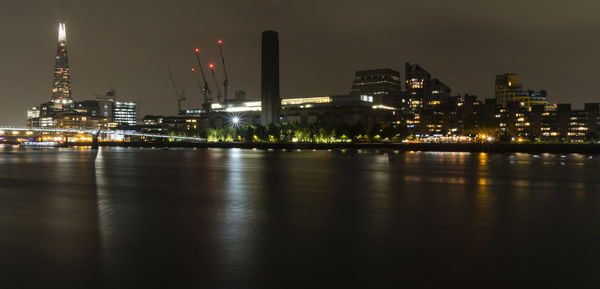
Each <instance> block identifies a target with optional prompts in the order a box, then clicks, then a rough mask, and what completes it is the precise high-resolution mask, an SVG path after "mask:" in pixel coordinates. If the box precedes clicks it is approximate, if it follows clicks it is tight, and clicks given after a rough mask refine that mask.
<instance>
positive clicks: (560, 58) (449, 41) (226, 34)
mask: <svg viewBox="0 0 600 289" xmlns="http://www.w3.org/2000/svg"><path fill="white" fill-rule="evenodd" d="M5 2H6V3H2V6H1V8H0V36H1V37H2V45H1V46H0V57H1V58H2V65H1V66H0V79H1V81H2V87H3V89H2V93H1V97H2V105H1V106H0V124H1V125H8V124H12V125H23V124H24V123H25V120H26V110H27V109H28V108H29V107H31V106H34V105H38V104H40V103H42V102H45V101H48V100H49V99H50V96H51V86H52V68H53V65H54V56H55V53H56V38H57V29H58V22H59V21H64V22H66V23H67V41H68V49H69V61H70V66H71V74H72V84H73V98H74V100H75V101H78V100H84V99H92V98H93V97H94V95H95V94H102V93H103V92H104V90H105V89H106V88H107V87H109V86H114V87H116V88H117V91H118V98H119V99H121V100H137V101H140V111H139V112H138V113H139V116H140V117H141V116H143V115H145V114H175V113H176V107H177V106H176V105H177V102H176V97H175V95H174V93H173V91H172V87H171V84H170V82H169V79H168V76H167V73H166V72H165V70H164V66H163V63H164V62H165V61H167V62H169V64H170V66H171V70H172V71H173V73H174V76H175V80H176V82H177V83H178V85H179V86H180V87H181V88H183V89H184V90H185V92H186V96H187V97H188V101H187V102H186V103H185V104H184V106H185V107H186V108H192V107H199V106H200V103H201V96H200V90H199V88H198V87H197V86H196V84H195V82H194V80H193V78H192V75H191V72H190V68H191V66H192V65H193V64H194V61H193V53H192V50H193V47H195V46H198V47H199V48H200V49H201V52H202V53H203V60H204V61H205V62H207V61H215V62H216V61H217V60H218V50H217V45H216V40H217V39H218V38H222V39H223V40H224V43H225V45H224V50H225V57H226V62H227V69H228V72H229V74H230V82H231V89H230V91H231V92H230V96H232V95H233V91H234V90H246V92H247V96H248V97H249V98H251V99H258V98H259V91H260V37H261V32H262V31H263V30H267V29H273V30H276V31H278V32H279V39H280V57H281V59H280V61H281V62H280V65H281V68H280V71H281V95H282V97H297V96H314V95H328V94H343V93H347V92H348V91H349V90H350V86H351V82H352V79H353V75H354V71H356V70H362V69H373V68H384V67H386V68H392V69H396V70H399V71H400V72H401V76H402V78H404V63H405V62H411V63H417V64H420V65H421V66H422V67H424V68H425V69H427V70H428V71H429V72H430V73H431V74H432V75H433V76H434V77H437V78H439V79H440V80H442V81H443V82H445V83H446V84H448V85H449V86H450V87H451V88H452V90H453V93H460V94H464V93H469V94H477V95H478V96H479V97H480V98H490V97H493V93H494V92H493V83H494V77H495V75H496V74H500V73H504V72H515V73H519V74H520V75H521V79H522V82H523V83H524V84H525V87H526V88H534V89H546V90H547V91H548V92H549V99H550V100H551V101H552V102H558V103H562V102H572V103H573V104H574V108H580V107H582V106H583V103H584V102H599V101H600V97H599V94H598V92H597V88H598V84H597V80H598V78H599V77H600V65H599V64H600V56H599V55H600V54H599V52H600V37H598V35H599V32H600V17H598V11H599V10H600V2H598V1H593V0H590V1H584V0H570V1H563V0H560V1H557V0H554V1H542V0H528V1H513V0H505V1H494V2H491V1H469V0H454V1H445V0H444V1H442V0H438V1H423V0H420V1H400V0H396V1H377V0H370V1H365V0H361V1H355V0H345V1H324V0H320V1H309V0H304V1H288V0H270V1H269V0H265V1H232V0H220V1H198V0H196V1H177V0H169V1H165V0H160V1H155V0H146V1H123V0H120V1H114V0H104V1H81V0H80V1H49V0H37V1H5ZM217 73H218V74H217V75H218V77H219V80H220V81H222V78H223V76H222V71H221V70H220V69H219V70H218V71H217ZM211 84H212V83H211Z"/></svg>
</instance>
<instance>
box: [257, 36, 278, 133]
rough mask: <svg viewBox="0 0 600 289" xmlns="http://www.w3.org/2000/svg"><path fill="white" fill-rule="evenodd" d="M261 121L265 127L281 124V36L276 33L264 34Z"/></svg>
mask: <svg viewBox="0 0 600 289" xmlns="http://www.w3.org/2000/svg"><path fill="white" fill-rule="evenodd" d="M260 99H261V111H262V113H261V120H262V123H263V124H264V125H267V124H271V123H276V122H279V117H280V115H279V111H280V109H281V108H280V105H281V100H280V96H279V36H278V34H277V32H275V31H265V32H263V34H262V68H261V98H260Z"/></svg>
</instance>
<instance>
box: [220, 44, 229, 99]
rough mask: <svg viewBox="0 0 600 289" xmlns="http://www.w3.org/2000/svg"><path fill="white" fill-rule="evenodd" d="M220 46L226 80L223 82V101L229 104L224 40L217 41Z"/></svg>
mask: <svg viewBox="0 0 600 289" xmlns="http://www.w3.org/2000/svg"><path fill="white" fill-rule="evenodd" d="M217 44H218V45H219V54H220V55H221V63H223V73H225V80H223V99H224V100H225V102H227V86H229V77H228V76H227V69H226V68H225V57H223V40H221V39H219V40H218V41H217Z"/></svg>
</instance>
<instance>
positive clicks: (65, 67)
mask: <svg viewBox="0 0 600 289" xmlns="http://www.w3.org/2000/svg"><path fill="white" fill-rule="evenodd" d="M52 102H53V103H54V104H55V108H56V109H59V110H60V109H67V108H72V106H73V98H72V97H71V74H70V72H69V58H68V57H67V31H66V28H65V24H64V23H60V24H59V26H58V47H57V49H56V59H55V62H54V85H53V86H52Z"/></svg>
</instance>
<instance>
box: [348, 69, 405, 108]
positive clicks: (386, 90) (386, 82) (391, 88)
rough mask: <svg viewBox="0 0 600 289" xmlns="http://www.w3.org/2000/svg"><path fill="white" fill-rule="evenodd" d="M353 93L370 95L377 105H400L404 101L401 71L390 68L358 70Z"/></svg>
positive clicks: (353, 84) (353, 83) (355, 75)
mask: <svg viewBox="0 0 600 289" xmlns="http://www.w3.org/2000/svg"><path fill="white" fill-rule="evenodd" d="M351 94H353V95H365V96H370V97H372V98H373V103H374V104H376V105H392V106H400V105H402V102H403V99H402V82H401V81H400V72H398V71H395V70H392V69H388V68H385V69H374V70H362V71H357V72H356V73H355V74H354V81H353V82H352V91H351Z"/></svg>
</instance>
